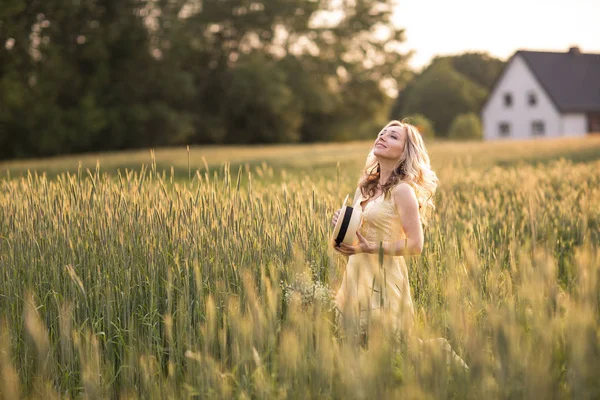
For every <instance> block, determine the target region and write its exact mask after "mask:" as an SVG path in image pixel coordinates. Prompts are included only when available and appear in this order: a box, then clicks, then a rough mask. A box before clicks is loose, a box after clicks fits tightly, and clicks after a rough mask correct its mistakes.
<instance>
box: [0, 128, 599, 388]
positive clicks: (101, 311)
mask: <svg viewBox="0 0 600 400" xmlns="http://www.w3.org/2000/svg"><path fill="white" fill-rule="evenodd" d="M428 147H429V149H430V156H431V158H432V164H433V167H434V169H435V171H436V172H437V174H438V177H439V178H440V181H441V185H440V186H439V188H438V192H437V195H436V206H437V209H436V211H435V213H434V217H433V219H432V221H431V223H430V226H428V227H427V228H426V230H425V246H424V250H423V254H421V255H420V256H418V257H409V258H407V262H408V267H409V268H408V269H409V279H410V283H411V293H412V296H413V300H414V303H415V315H416V326H415V329H414V330H415V332H414V335H415V336H417V337H420V338H423V339H427V338H437V337H444V338H446V339H447V340H448V342H449V343H450V344H451V345H452V348H453V349H454V350H455V351H456V352H457V353H458V354H459V355H460V356H461V357H462V358H463V359H464V360H465V361H466V362H467V363H468V365H469V370H468V371H465V370H464V369H462V368H460V367H459V366H457V365H455V364H453V363H447V362H446V358H445V355H444V354H443V352H440V351H439V350H438V349H436V348H433V347H432V348H428V347H415V346H407V345H403V344H402V343H398V342H397V341H394V340H393V339H391V338H390V336H389V335H387V330H386V326H385V325H381V326H377V325H376V326H373V328H372V330H371V332H370V334H369V338H368V342H367V343H364V342H362V343H361V342H357V341H356V340H353V339H352V338H351V337H342V336H340V334H339V330H338V327H337V326H336V322H335V318H333V312H332V310H331V307H330V303H329V302H330V300H331V294H332V293H333V292H334V291H335V290H336V289H337V287H338V285H339V283H340V279H341V274H342V272H343V269H344V265H345V259H344V258H343V257H342V256H340V255H339V254H338V253H336V252H335V251H333V249H332V248H331V247H329V244H328V243H329V236H330V234H331V226H330V222H329V221H330V219H331V215H332V213H333V212H334V211H335V210H336V209H337V208H338V206H339V205H340V203H341V201H342V200H343V198H344V196H345V195H346V194H348V193H353V192H354V188H355V185H356V181H357V179H358V174H359V172H360V170H361V167H362V166H363V163H364V159H365V156H366V153H367V152H368V149H369V143H365V142H355V143H346V144H322V145H301V146H269V147H253V148H231V147H230V148H202V147H194V148H191V149H189V150H186V149H158V150H156V151H155V152H154V151H152V152H149V151H139V152H130V153H118V154H99V155H84V156H71V157H63V158H59V159H52V160H22V161H18V162H10V163H3V164H0V173H2V177H1V178H0V398H4V399H13V398H31V399H35V398H47V399H51V398H123V399H130V398H131V399H137V398H140V399H148V398H210V399H213V398H257V399H279V398H299V399H305V398H318V399H339V398H344V399H346V398H364V399H367V398H403V397H405V396H406V397H408V398H461V399H462V398H486V399H488V398H490V399H495V398H532V397H535V398H544V399H545V398H598V397H599V396H600V376H599V373H598V371H600V343H599V342H600V325H599V318H600V310H599V306H600V273H599V268H600V255H599V248H600V172H599V171H600V138H598V137H588V138H584V139H569V140H566V139H565V140H544V141H538V142H518V143H508V142H507V143H450V142H439V143H431V144H430V145H429V146H428Z"/></svg>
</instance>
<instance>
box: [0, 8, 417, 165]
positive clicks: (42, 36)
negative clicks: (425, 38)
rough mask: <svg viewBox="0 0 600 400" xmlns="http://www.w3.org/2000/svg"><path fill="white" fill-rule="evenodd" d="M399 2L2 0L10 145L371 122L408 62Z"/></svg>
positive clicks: (246, 139) (5, 151)
mask: <svg viewBox="0 0 600 400" xmlns="http://www.w3.org/2000/svg"><path fill="white" fill-rule="evenodd" d="M392 6H393V1H392V0H368V1H360V2H337V3H336V2H330V1H325V0H323V1H308V2H307V1H304V0H256V1H252V2H247V1H244V0H234V1H217V0H207V1H202V2H195V1H194V2H190V1H187V0H173V1H144V0H132V1H127V2H122V1H117V0H101V1H91V0H90V1H88V0H85V1H76V2H68V4H67V3H64V2H62V1H57V0H48V1H44V2H39V1H35V2H27V1H25V0H10V1H3V2H2V4H1V5H0V159H6V158H15V157H35V156H47V155H56V154H65V153H72V152H87V151H101V150H109V149H124V148H144V147H155V146H171V145H181V144H206V143H278V142H297V141H304V142H309V141H323V140H331V139H346V140H347V139H356V138H361V137H363V138H364V137H367V136H372V135H374V134H375V132H376V131H377V129H378V128H379V127H380V126H381V125H383V124H384V123H385V122H386V121H385V116H386V115H387V113H388V110H389V106H390V104H391V103H390V98H389V96H388V94H387V91H386V88H389V87H392V88H393V86H394V85H395V84H396V82H399V83H400V84H402V83H403V82H404V81H405V71H406V70H407V66H406V60H407V58H408V57H407V56H406V55H405V54H403V53H401V52H399V51H398V50H397V49H398V46H397V45H398V43H400V42H402V41H403V40H404V39H403V31H402V30H401V29H398V28H396V27H395V26H394V25H393V24H392V22H391V15H392ZM335 15H338V16H341V17H340V18H337V19H336V18H331V17H332V16H335ZM327 16H329V17H330V18H327ZM375 31H377V34H375V33H374V32H375ZM382 32H383V33H384V35H383V36H382V35H381V33H382Z"/></svg>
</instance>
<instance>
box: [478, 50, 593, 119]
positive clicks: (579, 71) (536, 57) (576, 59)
mask: <svg viewBox="0 0 600 400" xmlns="http://www.w3.org/2000/svg"><path fill="white" fill-rule="evenodd" d="M519 55H520V56H522V58H523V60H524V61H525V64H526V65H527V66H528V67H529V69H530V70H531V72H532V73H533V75H534V77H535V78H536V79H537V80H538V82H539V83H540V85H541V86H542V87H543V88H544V90H545V91H546V93H547V94H548V96H549V97H550V99H551V100H552V102H553V103H554V105H555V106H556V108H557V109H558V110H559V111H561V112H599V111H600V54H594V53H581V52H580V51H579V49H578V48H577V47H572V48H571V49H569V51H568V52H565V53H558V52H547V51H531V50H518V51H517V52H516V53H515V54H513V56H512V57H511V58H510V60H509V61H508V62H507V63H506V66H505V67H504V70H503V71H502V73H500V75H499V76H498V79H497V80H496V82H495V83H494V85H493V86H492V88H491V90H490V94H489V96H488V98H487V99H486V101H485V102H484V104H483V105H482V109H483V108H485V107H486V105H487V103H488V102H489V100H490V98H491V97H492V95H493V94H494V91H495V90H496V87H497V86H498V84H499V83H500V81H501V80H502V78H503V76H504V74H505V73H506V71H507V70H508V69H509V68H510V65H511V64H512V63H511V61H512V60H513V59H514V58H516V57H517V56H519Z"/></svg>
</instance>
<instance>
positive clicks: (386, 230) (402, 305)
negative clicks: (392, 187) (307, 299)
mask: <svg viewBox="0 0 600 400" xmlns="http://www.w3.org/2000/svg"><path fill="white" fill-rule="evenodd" d="M358 197H359V198H358V199H355V201H354V207H360V208H362V202H363V201H365V200H366V199H365V198H364V197H363V196H362V195H361V196H358ZM362 215H363V221H362V225H361V227H360V228H359V232H360V233H361V234H362V235H363V236H364V237H365V239H366V240H367V241H369V242H371V243H379V242H382V241H384V242H395V241H400V240H405V239H406V234H405V232H404V230H403V229H402V220H401V218H400V215H399V214H398V209H397V207H396V204H395V203H394V199H393V198H392V196H391V191H390V192H388V193H387V194H386V195H380V196H379V197H377V198H375V199H373V200H371V201H369V202H368V203H367V204H366V205H365V207H364V208H363V214H362ZM335 304H336V308H337V310H338V318H339V320H338V322H339V323H341V325H342V327H343V328H344V330H346V331H347V330H348V329H350V330H354V332H356V333H366V332H368V330H369V326H370V324H371V323H372V322H375V321H376V320H381V319H385V320H386V322H387V323H389V324H391V328H392V331H393V333H394V334H395V335H402V336H404V337H407V338H409V337H410V336H411V330H412V327H413V321H414V308H413V302H412V297H411V295H410V285H409V281H408V270H407V268H406V263H405V261H404V257H402V256H388V255H383V257H382V258H381V259H380V256H379V254H366V253H359V254H354V255H351V256H350V257H349V258H348V263H347V265H346V270H345V272H344V275H343V278H342V283H341V286H340V288H339V290H338V292H337V294H336V297H335ZM416 340H417V343H418V344H419V345H420V346H423V345H428V346H434V347H439V348H441V349H442V350H443V352H444V353H445V354H446V362H447V363H448V364H450V363H451V362H454V363H457V364H458V365H460V366H462V367H464V368H465V369H469V367H468V366H467V364H466V363H465V362H464V361H463V360H462V358H460V357H459V356H458V355H457V354H456V353H455V352H454V351H453V350H452V347H451V346H450V344H449V343H448V341H447V340H446V339H445V338H435V339H427V340H421V339H419V338H416Z"/></svg>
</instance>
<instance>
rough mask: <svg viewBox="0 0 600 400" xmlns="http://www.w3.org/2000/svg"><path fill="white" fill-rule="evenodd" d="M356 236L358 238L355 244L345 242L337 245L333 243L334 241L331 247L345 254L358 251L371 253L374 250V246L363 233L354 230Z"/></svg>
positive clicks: (349, 254)
mask: <svg viewBox="0 0 600 400" xmlns="http://www.w3.org/2000/svg"><path fill="white" fill-rule="evenodd" d="M356 237H357V238H358V244H357V245H355V246H349V245H347V244H345V243H340V245H339V246H335V243H334V246H333V248H334V249H335V250H336V251H337V252H339V253H342V254H343V255H345V256H351V255H353V254H359V253H373V252H374V249H375V247H374V246H373V245H372V244H371V243H369V242H368V241H367V239H365V237H364V236H363V235H361V234H360V233H359V232H356Z"/></svg>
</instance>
